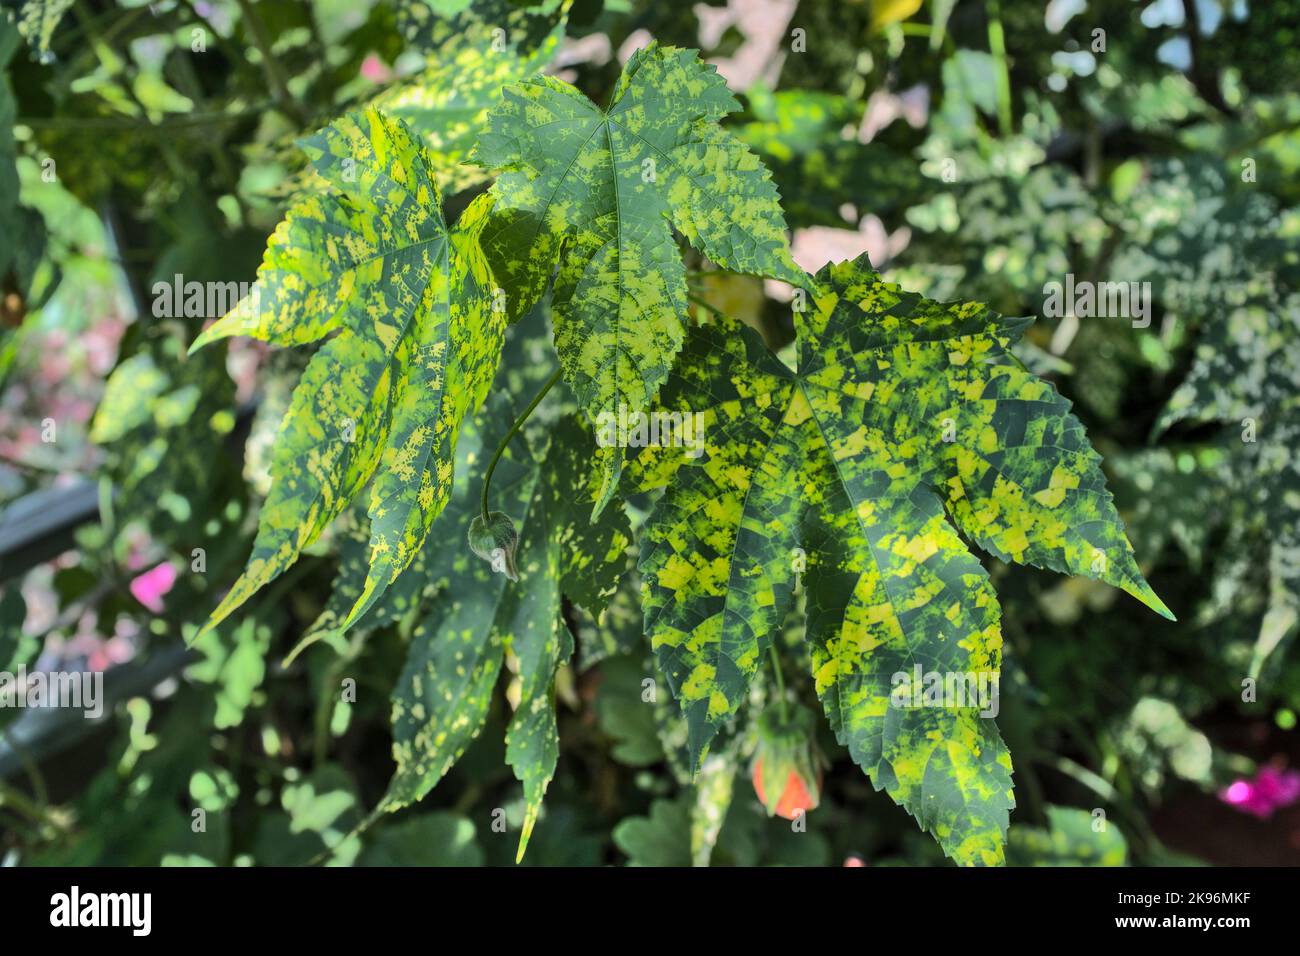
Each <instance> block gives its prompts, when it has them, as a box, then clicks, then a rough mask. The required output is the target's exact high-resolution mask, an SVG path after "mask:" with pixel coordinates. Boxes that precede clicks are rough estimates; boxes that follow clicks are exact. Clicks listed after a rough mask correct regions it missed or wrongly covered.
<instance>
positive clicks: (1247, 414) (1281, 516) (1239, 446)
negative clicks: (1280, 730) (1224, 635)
mask: <svg viewBox="0 0 1300 956" xmlns="http://www.w3.org/2000/svg"><path fill="white" fill-rule="evenodd" d="M1297 395H1300V294H1294V293H1293V294H1290V295H1288V296H1287V297H1286V298H1285V299H1284V300H1282V301H1280V302H1276V303H1274V302H1272V301H1271V300H1269V299H1261V298H1259V297H1255V298H1252V299H1251V300H1250V301H1248V302H1246V303H1245V304H1242V305H1239V306H1237V307H1235V308H1232V309H1230V310H1229V311H1228V312H1227V314H1226V315H1224V316H1221V317H1220V321H1218V322H1215V323H1211V324H1210V325H1208V326H1207V327H1206V330H1205V332H1204V334H1203V335H1202V337H1201V340H1200V341H1199V342H1198V344H1197V347H1196V358H1195V361H1194V362H1193V364H1192V368H1191V370H1190V371H1189V372H1188V373H1187V377H1186V378H1185V379H1184V380H1183V382H1182V384H1181V385H1179V386H1178V388H1177V390H1176V391H1175V392H1174V394H1173V395H1172V396H1171V397H1170V399H1169V403H1168V404H1167V405H1166V406H1165V409H1164V411H1163V412H1162V413H1161V415H1160V419H1159V421H1158V422H1157V423H1156V432H1157V433H1161V432H1164V431H1165V430H1166V429H1168V428H1171V427H1173V426H1174V425H1176V424H1177V423H1179V422H1183V421H1187V422H1192V423H1195V424H1204V423H1207V422H1216V421H1217V422H1224V423H1227V426H1226V433H1225V435H1224V438H1223V447H1224V448H1225V450H1226V457H1227V459H1228V461H1229V462H1230V467H1229V469H1228V470H1229V471H1230V473H1231V483H1230V485H1229V490H1228V494H1229V495H1230V496H1231V497H1232V498H1233V499H1241V500H1246V501H1249V502H1250V503H1251V508H1250V511H1249V512H1248V514H1247V516H1246V518H1245V519H1244V520H1245V521H1247V522H1250V523H1251V524H1253V525H1254V526H1255V527H1254V530H1255V532H1256V534H1257V535H1258V536H1259V537H1260V538H1261V539H1262V540H1263V541H1264V542H1266V548H1267V552H1268V561H1267V571H1268V609H1267V611H1266V612H1265V614H1264V619H1263V621H1262V622H1261V624H1260V629H1259V636H1258V638H1257V639H1256V642H1255V649H1254V652H1253V654H1252V656H1251V662H1250V669H1249V674H1250V676H1252V677H1258V675H1259V672H1260V670H1261V668H1262V667H1263V666H1264V664H1265V662H1266V661H1267V660H1268V659H1269V658H1270V657H1271V656H1272V655H1273V654H1274V653H1275V652H1276V651H1277V649H1278V648H1279V647H1281V646H1282V645H1283V644H1284V643H1285V642H1286V641H1287V640H1288V639H1289V638H1290V637H1291V636H1292V635H1294V633H1295V632H1296V629H1297V624H1300V453H1297V448H1300V399H1298V398H1297ZM1206 472H1209V469H1206V468H1202V469H1201V470H1200V471H1198V473H1197V475H1196V477H1197V479H1198V480H1200V481H1201V482H1203V483H1204V482H1207V481H1209V480H1210V479H1211V478H1213V477H1214V475H1213V473H1209V474H1207V473H1206ZM1211 513H1213V512H1211ZM1201 517H1202V524H1204V523H1205V521H1204V513H1203V514H1202V516H1201Z"/></svg>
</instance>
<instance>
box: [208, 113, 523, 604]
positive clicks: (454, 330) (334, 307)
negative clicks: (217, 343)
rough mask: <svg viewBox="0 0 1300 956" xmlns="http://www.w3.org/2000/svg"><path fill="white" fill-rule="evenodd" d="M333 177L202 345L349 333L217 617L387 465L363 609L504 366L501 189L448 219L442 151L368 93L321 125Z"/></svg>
mask: <svg viewBox="0 0 1300 956" xmlns="http://www.w3.org/2000/svg"><path fill="white" fill-rule="evenodd" d="M303 148H304V149H305V150H306V152H307V153H308V154H309V156H310V157H311V158H312V162H313V165H314V167H315V170H316V173H317V174H318V175H319V176H320V177H321V179H322V180H323V182H324V184H328V186H329V187H331V188H330V189H328V190H323V191H322V192H321V193H320V194H319V195H308V196H305V197H304V198H302V199H301V200H299V202H298V203H297V204H296V205H295V206H294V207H293V209H291V210H290V212H289V214H288V215H287V216H286V218H285V220H284V222H282V223H281V224H280V225H279V227H277V229H276V231H275V233H274V235H272V237H271V239H270V240H269V242H268V243H267V250H266V254H265V256H264V259H263V262H262V266H261V268H260V269H259V271H258V281H257V284H256V286H255V287H254V293H253V294H252V295H250V297H249V299H248V300H245V301H244V302H241V303H240V305H239V306H237V307H236V309H235V310H233V311H232V312H231V313H229V314H228V315H226V316H224V317H223V318H221V319H220V320H218V321H217V322H216V323H215V324H214V325H213V326H212V327H211V328H209V329H208V330H207V331H206V332H204V333H203V334H202V335H201V336H200V337H199V338H198V339H197V340H196V341H195V343H194V345H193V346H192V347H191V351H193V350H194V349H197V348H199V347H201V346H203V345H205V344H207V343H208V342H211V341H213V340H215V339H219V338H223V337H226V336H230V335H249V336H252V337H254V338H258V339H261V340H263V341H266V342H271V343H273V344H277V345H298V344H305V343H308V342H313V341H316V340H318V339H321V338H323V337H325V336H331V337H330V338H329V339H328V341H326V342H325V344H324V345H323V346H322V347H321V348H320V350H319V351H318V352H317V353H316V354H315V356H314V357H313V358H312V360H311V362H310V363H309V364H308V366H307V369H306V371H305V372H304V373H303V375H302V378H301V380H300V381H299V384H298V387H297V388H296V389H295V391H294V394H293V398H292V400H291V402H290V406H289V410H288V412H287V414H286V415H285V419H284V424H283V425H282V426H281V430H280V434H279V436H278V438H277V441H276V446H275V450H274V453H273V457H272V463H271V475H272V485H271V490H270V493H269V494H268V496H267V499H266V503H265V504H264V505H263V508H262V513H261V516H260V520H259V525H258V534H257V539H256V541H255V542H254V545H253V554H252V556H251V557H250V559H249V562H248V567H247V569H246V570H245V572H244V574H243V575H242V576H241V577H240V579H239V581H237V582H236V583H235V585H234V587H232V588H231V590H230V592H229V593H228V594H227V595H226V598H225V599H224V600H223V601H222V602H221V605H220V606H219V607H218V608H217V610H216V611H215V612H213V615H212V617H211V619H210V620H209V622H208V624H207V625H206V627H208V628H211V627H212V626H215V625H216V624H217V623H219V622H220V621H221V620H223V619H224V618H225V617H226V616H227V615H228V614H230V613H231V612H232V611H233V610H234V609H235V608H237V607H239V606H240V605H241V604H242V603H243V602H244V601H246V600H247V599H248V598H249V597H251V596H252V595H253V594H254V593H256V591H257V590H258V589H260V588H261V587H262V586H263V585H265V584H266V583H267V582H268V581H270V580H272V579H273V578H275V577H276V576H277V575H279V574H280V573H282V572H283V571H284V570H285V569H286V568H287V567H289V566H290V565H291V564H292V563H293V562H294V561H295V560H296V559H297V557H298V554H299V553H300V552H301V550H302V549H303V548H304V547H306V546H307V545H309V544H311V542H312V541H314V540H315V539H316V538H317V537H318V536H319V535H320V533H321V532H322V531H323V530H324V528H325V527H326V526H327V525H328V524H329V523H330V522H331V521H332V520H333V519H334V518H336V517H337V516H338V515H339V514H341V513H342V511H343V509H344V508H346V507H347V505H348V503H349V502H350V501H351V500H353V499H354V498H355V497H356V496H357V495H358V493H359V492H360V491H361V489H362V488H363V486H365V484H366V483H367V482H369V481H370V479H371V478H372V477H374V478H375V480H374V483H373V487H372V490H371V497H370V508H369V511H370V518H371V544H370V568H369V572H368V575H367V580H366V584H365V587H364V588H363V590H362V592H361V595H360V597H359V598H358V600H357V602H356V604H355V605H354V607H353V608H352V610H351V611H350V613H349V614H348V615H347V616H346V618H345V619H344V620H343V621H342V622H341V624H340V628H346V627H348V626H350V625H351V624H352V623H353V622H355V620H356V619H357V618H358V617H359V616H360V615H361V614H362V613H363V612H364V611H365V610H366V608H368V607H369V606H370V604H371V603H373V601H374V600H375V599H376V598H377V596H378V595H379V594H381V593H382V592H383V590H384V588H386V587H387V586H388V584H390V583H391V582H392V580H393V579H394V578H395V577H396V576H397V575H398V574H399V573H400V572H401V570H402V569H403V568H404V567H406V565H407V564H408V563H409V562H410V560H411V558H412V557H413V556H414V554H415V553H416V552H417V551H418V550H419V547H420V544H421V543H422V542H423V540H424V537H425V535H426V534H427V533H428V529H429V526H430V524H431V523H432V521H433V519H434V518H435V517H436V516H437V514H438V512H439V511H440V510H441V508H442V506H443V505H444V504H445V503H446V500H447V495H448V493H449V491H450V487H451V480H452V456H453V455H454V449H455V442H456V436H457V434H458V432H459V428H460V424H461V422H462V421H463V420H464V418H465V417H466V415H467V414H469V413H470V412H471V411H472V410H473V409H474V408H475V407H476V406H477V405H478V404H479V403H480V402H481V401H482V399H483V396H484V394H485V392H486V390H487V387H488V384H489V383H490V382H491V380H492V376H493V374H494V373H495V370H496V364H497V361H498V357H499V355H500V349H501V340H502V334H503V331H504V327H505V321H504V319H505V317H504V313H503V312H502V311H501V310H494V309H493V307H492V306H493V301H492V295H491V290H492V288H493V287H494V286H493V281H492V278H491V274H490V272H489V269H488V266H487V262H486V259H485V258H484V256H483V254H482V252H481V250H480V248H479V243H478V235H479V232H480V230H481V229H482V226H483V223H484V218H485V215H486V212H487V208H488V207H489V206H490V204H491V199H490V198H488V197H481V198H480V199H479V200H478V201H476V202H475V203H473V204H471V206H470V207H469V208H468V209H467V210H466V211H465V213H464V214H462V216H461V219H460V221H459V222H458V223H457V224H456V226H455V227H454V228H452V229H448V227H447V225H446V223H445V222H444V220H443V217H442V211H441V207H440V200H439V195H438V189H437V186H436V185H435V182H434V178H433V175H432V171H431V165H430V161H429V158H428V156H427V154H426V152H425V151H424V149H423V147H422V146H421V145H420V143H419V140H418V139H417V138H416V137H415V136H414V134H412V132H411V131H410V130H409V129H408V128H407V127H405V126H404V125H403V124H402V123H401V122H400V121H395V120H392V119H390V118H388V117H385V116H384V115H383V114H381V113H379V112H377V111H375V110H368V111H366V112H363V113H360V114H356V115H353V116H348V117H345V118H343V119H341V120H339V121H337V122H335V123H334V124H332V125H331V126H329V127H327V128H326V129H325V130H323V131H322V132H321V133H320V134H318V135H316V136H314V137H312V138H310V139H308V140H306V141H305V142H304V143H303Z"/></svg>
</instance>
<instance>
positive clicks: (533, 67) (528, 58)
mask: <svg viewBox="0 0 1300 956" xmlns="http://www.w3.org/2000/svg"><path fill="white" fill-rule="evenodd" d="M421 9H422V5H421V4H416V3H412V4H406V5H404V6H403V7H402V8H401V13H400V15H399V23H400V24H401V25H402V26H404V27H405V28H406V30H407V31H408V32H409V34H410V35H411V37H412V39H413V40H414V41H415V42H416V43H418V44H421V45H425V44H428V43H434V42H435V38H434V37H433V36H432V35H431V34H432V32H433V31H432V29H429V30H425V29H423V28H424V27H429V28H432V27H434V26H436V27H437V28H438V29H437V34H438V39H437V40H436V45H435V46H434V47H433V48H431V49H427V50H426V57H427V60H428V67H427V68H426V69H424V70H422V71H420V72H419V73H417V74H415V75H414V76H412V77H410V78H409V79H407V80H404V81H403V82H401V83H400V84H398V85H396V86H394V87H392V88H391V89H388V90H385V91H384V92H383V93H381V94H380V95H379V96H378V97H376V98H375V99H374V100H373V101H372V102H371V105H372V106H373V107H375V108H377V109H379V110H381V111H383V112H384V113H386V114H388V115H389V116H394V117H396V118H398V119H401V120H404V121H405V122H407V123H408V124H410V126H411V128H412V129H414V130H415V131H416V132H417V133H419V134H420V135H421V136H422V137H423V138H424V145H425V149H426V150H427V151H428V154H429V155H430V156H432V157H433V159H434V161H435V163H436V165H435V167H434V171H435V174H436V175H437V178H438V185H439V186H440V187H441V188H442V189H444V190H448V191H450V192H458V191H460V190H462V189H467V188H469V187H470V186H473V185H475V184H477V183H480V182H482V181H483V180H484V179H486V178H487V175H486V173H484V172H483V170H481V169H479V168H477V167H474V166H468V165H462V164H463V163H464V161H465V160H466V158H467V157H468V156H469V153H470V150H471V149H472V147H473V145H474V143H475V142H476V141H477V139H478V137H479V134H480V132H481V131H482V130H483V128H484V126H485V124H486V122H487V112H488V109H489V107H491V106H493V105H494V104H496V103H497V102H499V101H500V99H501V89H502V87H504V86H506V85H507V84H510V83H517V82H518V81H520V80H522V79H525V78H526V77H529V76H531V75H533V74H534V73H536V72H538V71H539V70H541V68H542V67H544V66H545V65H546V64H547V63H548V62H549V61H550V59H551V57H552V56H554V54H555V51H556V50H557V49H558V48H559V44H560V40H561V38H562V37H563V36H564V20H565V13H566V12H567V9H568V4H567V3H566V4H563V5H561V6H560V7H559V9H558V10H556V11H555V12H554V13H551V14H547V13H545V12H538V13H534V11H532V10H524V9H519V8H516V7H511V6H510V5H508V4H506V3H477V4H474V5H473V7H472V8H471V9H470V10H467V11H465V12H464V13H462V14H460V15H459V16H458V17H457V18H455V20H454V21H453V22H454V23H457V24H458V26H457V27H456V28H454V29H453V28H452V25H451V24H448V23H447V22H446V21H444V20H431V21H421V20H418V19H417V18H416V17H415V13H417V12H418V11H420V10H421ZM548 25H549V27H550V29H549V32H547V33H545V34H544V35H540V36H539V35H537V34H539V33H540V31H541V30H542V29H544V28H546V27H547V26H548ZM530 27H531V28H532V29H530ZM497 29H499V30H500V31H501V32H500V33H497V32H495V31H496V30H497ZM443 30H452V32H451V33H450V34H448V35H443V32H442V31H443ZM422 35H423V36H422Z"/></svg>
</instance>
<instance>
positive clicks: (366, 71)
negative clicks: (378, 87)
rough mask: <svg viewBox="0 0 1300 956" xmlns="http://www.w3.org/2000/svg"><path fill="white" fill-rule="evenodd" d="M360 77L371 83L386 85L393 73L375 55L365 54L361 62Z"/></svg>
mask: <svg viewBox="0 0 1300 956" xmlns="http://www.w3.org/2000/svg"><path fill="white" fill-rule="evenodd" d="M361 76H362V77H363V78H365V79H367V80H369V81H370V82H371V83H387V82H388V81H389V80H391V79H392V78H393V71H392V68H391V67H389V65H388V64H387V63H385V62H384V61H383V60H381V59H380V58H379V55H378V54H377V53H367V54H366V58H365V59H364V60H362V61H361Z"/></svg>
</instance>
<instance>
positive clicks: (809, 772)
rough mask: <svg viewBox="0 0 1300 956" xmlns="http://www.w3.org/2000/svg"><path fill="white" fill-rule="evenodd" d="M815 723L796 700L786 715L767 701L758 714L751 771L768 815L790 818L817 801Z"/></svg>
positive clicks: (819, 780) (818, 771) (819, 776)
mask: <svg viewBox="0 0 1300 956" xmlns="http://www.w3.org/2000/svg"><path fill="white" fill-rule="evenodd" d="M814 726H815V719H814V717H813V715H812V712H811V711H809V710H807V709H805V708H803V707H800V706H798V705H797V704H796V705H792V706H790V707H789V708H788V713H787V714H785V715H783V714H782V712H781V708H780V707H779V706H774V705H769V706H768V708H767V709H766V710H764V711H763V713H762V715H761V716H760V717H759V719H758V746H757V748H756V749H755V751H754V763H753V767H752V769H751V775H752V779H753V782H754V793H756V794H757V795H758V799H759V802H760V803H762V804H763V806H764V807H766V808H767V813H768V816H772V815H773V814H775V815H776V816H779V817H784V818H785V819H786V820H793V819H795V818H796V817H798V816H799V814H800V813H801V812H804V813H806V812H807V811H809V810H813V809H815V808H816V807H817V804H818V803H819V802H820V800H821V783H822V765H823V763H824V758H823V757H822V755H821V753H820V751H818V749H817V744H816V742H815V741H814V739H813V731H814Z"/></svg>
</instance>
